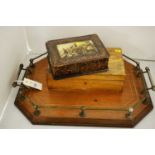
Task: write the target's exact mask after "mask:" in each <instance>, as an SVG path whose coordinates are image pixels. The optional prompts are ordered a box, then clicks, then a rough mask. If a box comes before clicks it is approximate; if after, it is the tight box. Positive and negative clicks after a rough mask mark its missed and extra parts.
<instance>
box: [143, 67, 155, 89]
mask: <svg viewBox="0 0 155 155" xmlns="http://www.w3.org/2000/svg"><path fill="white" fill-rule="evenodd" d="M143 73H147V75H148V77H149V81H150V84H151V87H150V88H147V89H148V90H150V89H152V91H155V84H154V81H153V78H152V75H151V72H150V68H149V67H145V72H143Z"/></svg>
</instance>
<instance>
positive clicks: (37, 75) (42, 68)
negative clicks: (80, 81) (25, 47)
mask: <svg viewBox="0 0 155 155" xmlns="http://www.w3.org/2000/svg"><path fill="white" fill-rule="evenodd" d="M30 62H31V63H30V65H29V66H28V67H27V68H26V69H24V70H26V72H25V75H24V77H27V78H30V79H32V80H36V81H39V82H41V83H42V84H43V90H42V91H39V90H35V89H32V88H27V87H25V86H24V85H22V84H21V85H19V86H20V88H19V91H18V95H17V97H16V100H15V105H16V106H17V107H18V108H19V109H20V111H21V112H22V113H23V114H24V115H25V116H26V117H27V118H28V119H29V120H30V121H31V122H32V124H44V125H49V124H50V125H54V124H55V125H84V126H115V127H133V126H135V125H136V124H137V123H138V122H139V121H140V120H141V119H142V118H143V117H145V115H146V114H148V113H149V112H150V111H151V110H152V108H153V105H152V101H151V98H150V95H149V91H148V88H147V86H146V82H145V79H144V75H143V71H142V70H141V69H140V67H139V65H136V66H135V65H134V64H133V63H130V62H128V61H126V60H125V69H126V74H127V75H126V79H125V84H124V88H123V91H122V92H121V93H118V92H117V93H114V92H109V91H107V92H106V91H69V92H68V91H67V92H59V91H52V90H50V89H48V87H47V76H46V75H47V66H48V61H47V58H44V59H42V60H40V61H39V62H37V63H35V64H33V62H32V61H30ZM20 69H21V70H22V69H23V66H20ZM19 74H20V72H19ZM17 85H18V84H17V83H14V86H17Z"/></svg>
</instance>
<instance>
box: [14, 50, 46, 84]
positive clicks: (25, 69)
mask: <svg viewBox="0 0 155 155" xmlns="http://www.w3.org/2000/svg"><path fill="white" fill-rule="evenodd" d="M47 54H48V53H47V52H45V53H42V54H40V55H39V56H37V57H34V58H31V59H30V60H29V65H28V66H27V67H26V68H24V65H23V64H20V65H19V69H18V73H17V78H16V80H15V81H14V82H13V83H12V87H17V86H21V85H22V84H18V80H19V76H20V74H21V72H22V70H24V71H25V74H26V73H27V72H28V73H29V74H31V68H34V67H35V65H34V60H37V59H38V58H40V57H42V56H44V55H47ZM25 74H24V76H23V79H24V77H25Z"/></svg>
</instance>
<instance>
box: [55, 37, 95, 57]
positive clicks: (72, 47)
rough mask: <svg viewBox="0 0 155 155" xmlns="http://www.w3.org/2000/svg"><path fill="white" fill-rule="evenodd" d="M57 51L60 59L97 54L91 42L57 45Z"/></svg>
mask: <svg viewBox="0 0 155 155" xmlns="http://www.w3.org/2000/svg"><path fill="white" fill-rule="evenodd" d="M57 49H58V53H59V55H60V57H61V58H73V57H78V56H80V57H81V56H85V55H92V54H95V53H96V52H98V50H97V48H96V47H95V45H94V43H93V41H92V40H86V41H78V42H71V43H65V44H59V45H57Z"/></svg>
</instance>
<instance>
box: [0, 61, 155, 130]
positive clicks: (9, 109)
mask: <svg viewBox="0 0 155 155" xmlns="http://www.w3.org/2000/svg"><path fill="white" fill-rule="evenodd" d="M140 64H141V68H142V69H144V68H145V67H146V66H148V67H149V68H150V70H151V74H152V77H153V79H154V81H155V62H151V61H140ZM146 82H147V84H148V86H150V83H149V80H148V77H147V76H146ZM17 92H18V88H12V90H11V93H10V96H9V98H8V101H7V103H6V107H5V111H4V113H3V115H2V119H1V120H0V128H4V129H5V128H26V129H28V128H34V129H37V128H40V129H50V128H77V129H78V128H99V127H77V126H56V125H53V126H52V125H32V124H31V123H30V122H29V120H28V119H27V118H26V117H25V116H24V115H23V114H22V113H21V112H20V111H19V110H18V109H17V108H16V106H15V105H14V100H15V97H16V95H17ZM150 95H151V99H152V102H153V105H154V106H155V92H153V91H152V90H150ZM154 119H155V109H153V110H152V111H151V112H150V113H149V114H148V115H147V116H146V117H144V118H143V120H141V121H140V122H139V123H138V124H137V125H136V126H135V127H134V128H136V129H153V128H155V122H154ZM101 128H109V127H101Z"/></svg>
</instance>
